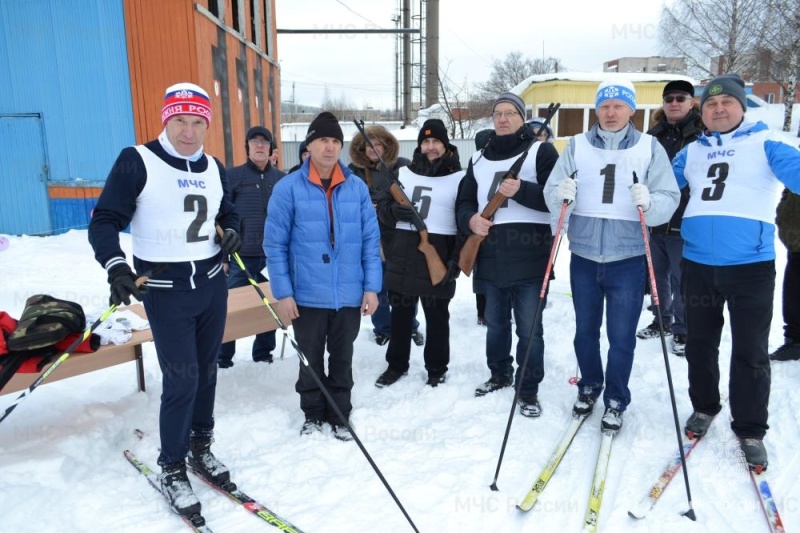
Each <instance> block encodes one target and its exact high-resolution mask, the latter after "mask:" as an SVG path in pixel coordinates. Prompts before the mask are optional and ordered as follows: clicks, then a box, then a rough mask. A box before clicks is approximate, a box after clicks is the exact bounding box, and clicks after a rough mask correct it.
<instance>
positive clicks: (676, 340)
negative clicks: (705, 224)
mask: <svg viewBox="0 0 800 533" xmlns="http://www.w3.org/2000/svg"><path fill="white" fill-rule="evenodd" d="M662 95H663V99H664V104H663V106H662V108H661V109H659V110H658V111H656V112H655V114H654V115H653V119H654V121H655V122H656V125H655V126H653V127H652V128H650V130H648V132H647V133H649V134H650V135H652V136H653V137H655V138H656V139H658V142H659V143H661V146H663V147H664V149H665V150H666V151H667V155H668V156H669V160H670V161H672V159H673V158H674V157H675V155H676V154H677V153H678V152H680V151H681V149H682V148H683V147H684V146H686V145H687V144H689V143H692V142H694V141H696V140H697V138H698V137H700V135H701V134H702V133H703V121H702V118H701V117H700V111H699V108H698V106H697V104H696V103H695V102H694V86H692V84H691V83H689V82H688V81H684V80H675V81H671V82H669V83H667V84H666V85H665V86H664V91H663V93H662ZM688 202H689V189H688V187H687V188H685V189H683V191H681V200H680V203H679V204H678V209H677V210H676V211H675V214H674V215H672V219H670V221H669V222H668V223H666V224H662V225H661V226H656V227H654V228H650V252H651V254H652V256H653V271H654V274H655V278H656V289H657V290H658V298H659V304H660V306H661V317H662V320H663V324H664V334H665V335H673V343H672V353H674V354H676V355H681V356H682V355H683V354H684V352H685V351H686V323H685V319H684V310H683V296H681V258H682V257H683V238H682V237H681V219H683V212H684V211H685V210H686V204H687V203H688ZM652 311H653V315H654V316H653V322H652V323H651V324H650V325H649V326H647V327H645V328H642V329H640V330H639V331H638V332H636V336H637V337H639V338H640V339H651V338H655V337H658V336H659V335H660V330H659V326H658V317H657V316H655V314H656V310H655V309H653V310H652Z"/></svg>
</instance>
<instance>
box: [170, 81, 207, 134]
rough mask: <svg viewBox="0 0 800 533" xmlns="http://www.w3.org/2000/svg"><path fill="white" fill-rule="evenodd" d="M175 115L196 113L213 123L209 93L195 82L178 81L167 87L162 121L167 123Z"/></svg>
mask: <svg viewBox="0 0 800 533" xmlns="http://www.w3.org/2000/svg"><path fill="white" fill-rule="evenodd" d="M173 115H196V116H198V117H203V118H204V119H206V124H211V100H210V99H209V98H208V93H207V92H205V91H204V90H203V89H202V88H201V87H198V86H197V85H195V84H194V83H176V84H175V85H172V86H171V87H167V92H166V93H165V94H164V107H162V108H161V123H162V124H166V123H167V121H168V120H169V119H170V118H171V117H172V116H173Z"/></svg>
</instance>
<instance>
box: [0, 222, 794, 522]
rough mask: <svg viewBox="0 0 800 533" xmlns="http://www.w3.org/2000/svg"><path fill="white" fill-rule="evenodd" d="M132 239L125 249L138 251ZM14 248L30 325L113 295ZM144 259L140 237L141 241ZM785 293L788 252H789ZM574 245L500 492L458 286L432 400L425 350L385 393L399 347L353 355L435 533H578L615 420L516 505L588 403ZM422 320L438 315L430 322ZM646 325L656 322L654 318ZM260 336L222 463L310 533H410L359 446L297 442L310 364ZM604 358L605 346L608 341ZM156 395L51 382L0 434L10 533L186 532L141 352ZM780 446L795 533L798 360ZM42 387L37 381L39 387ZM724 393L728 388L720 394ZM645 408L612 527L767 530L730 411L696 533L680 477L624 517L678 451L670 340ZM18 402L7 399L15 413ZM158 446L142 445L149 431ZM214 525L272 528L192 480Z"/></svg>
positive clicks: (775, 338)
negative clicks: (301, 384)
mask: <svg viewBox="0 0 800 533" xmlns="http://www.w3.org/2000/svg"><path fill="white" fill-rule="evenodd" d="M125 237H127V236H125ZM8 239H9V247H8V248H7V249H6V250H4V251H2V252H0V272H2V274H3V280H4V282H3V284H2V287H0V309H2V310H5V311H7V312H9V313H10V314H11V315H12V316H17V317H18V316H19V314H20V313H21V311H22V308H23V306H24V302H25V300H26V298H27V297H29V296H30V295H32V294H36V293H49V294H52V295H54V296H57V297H61V298H67V299H71V300H75V301H78V302H79V303H81V304H82V305H83V306H84V307H85V308H86V309H95V308H103V307H104V306H105V305H106V302H107V297H108V296H107V295H108V289H107V285H106V281H105V274H104V272H103V270H102V269H101V268H100V267H99V266H98V265H97V263H96V262H95V261H94V259H93V258H92V252H91V249H90V247H89V245H88V243H87V239H86V232H85V231H70V232H69V233H67V234H64V235H60V236H55V237H46V238H40V237H8ZM124 242H125V246H126V247H127V248H126V249H128V250H129V241H128V240H125V241H124ZM777 248H778V250H779V251H780V252H779V253H780V255H779V258H778V261H777V270H778V279H777V286H778V287H780V286H781V283H782V277H783V268H784V265H785V255H784V248H783V246H781V245H780V244H779V245H778V246H777ZM568 263H569V254H568V252H567V249H566V243H562V250H561V252H560V254H559V256H558V259H557V265H556V274H557V279H556V280H555V282H554V283H553V284H552V292H551V297H550V306H549V308H548V309H547V310H546V311H545V313H544V323H545V340H546V346H547V347H546V355H545V365H546V376H545V379H544V382H543V383H542V385H541V389H540V399H541V403H542V407H543V410H544V412H543V414H542V416H541V417H540V418H538V419H526V418H523V417H521V416H519V414H516V415H515V417H514V422H513V426H512V428H511V434H510V438H509V442H508V447H507V449H506V454H505V459H504V461H503V465H502V469H501V471H500V476H499V480H498V485H499V488H500V491H499V492H492V491H490V490H489V484H490V482H491V481H492V478H493V476H494V472H495V467H496V464H497V457H498V454H499V452H500V446H501V442H502V438H503V431H504V429H505V426H506V421H507V418H508V414H509V408H510V406H511V400H512V396H513V391H512V390H510V389H506V390H503V391H500V392H498V393H495V394H491V395H489V396H486V397H484V398H475V397H474V396H473V391H474V389H475V387H476V386H477V385H478V384H480V383H481V382H482V381H484V380H485V379H487V378H488V377H489V373H488V371H487V369H486V365H485V359H484V350H483V345H484V336H485V329H483V328H482V327H480V326H477V325H476V324H475V316H476V314H475V307H474V297H473V294H472V291H471V281H470V280H469V279H466V278H464V277H463V276H462V278H461V279H459V282H458V291H457V294H456V297H455V299H454V301H453V303H452V305H451V311H452V319H451V325H452V333H451V344H452V364H451V367H450V373H449V380H448V382H447V383H446V384H445V385H443V386H440V387H438V388H436V389H431V388H429V387H426V386H425V385H424V381H425V371H424V368H423V363H422V348H418V347H413V349H412V362H411V371H410V372H409V375H408V376H407V377H406V378H403V380H401V381H400V382H398V383H397V384H396V385H394V386H392V387H390V388H388V389H383V390H379V389H377V388H375V386H374V385H373V383H374V381H375V379H376V378H377V377H378V375H379V374H380V373H381V372H382V371H383V370H384V369H385V362H384V352H385V347H379V346H377V345H375V343H374V342H373V341H372V335H371V327H370V322H369V319H367V318H365V319H364V320H363V321H362V329H361V334H360V335H359V338H358V340H357V341H356V355H355V362H354V373H355V388H354V390H353V404H354V410H353V414H352V422H353V424H354V426H355V429H356V431H357V433H358V435H359V436H360V438H361V439H362V441H363V442H364V444H365V446H366V447H367V449H368V451H369V453H370V454H371V455H372V457H373V458H374V460H375V462H376V463H377V464H378V466H379V467H380V468H381V470H382V471H383V473H384V475H385V476H386V479H387V480H388V481H389V483H390V484H391V486H392V488H393V489H394V490H395V492H396V493H397V495H398V497H399V498H400V500H401V501H402V502H403V504H404V506H405V507H406V509H407V510H408V512H409V514H410V515H411V517H412V518H413V520H414V521H415V522H416V525H417V527H418V528H419V530H420V531H423V532H465V531H466V532H473V531H474V532H495V531H497V532H501V531H502V532H516V531H576V530H578V529H579V528H580V526H581V524H582V520H583V516H584V511H585V506H586V503H587V500H588V496H589V488H590V485H591V481H592V469H593V467H594V463H595V458H596V455H597V450H598V446H599V441H600V431H599V425H600V414H598V413H597V412H596V413H595V414H594V415H593V416H592V417H591V418H590V419H589V420H588V421H587V422H586V424H585V426H584V428H583V429H582V430H581V433H579V434H578V436H577V437H576V439H575V442H574V443H573V445H572V449H571V450H570V452H569V454H568V455H567V456H566V457H565V459H564V461H563V462H562V464H561V466H560V468H559V471H558V472H557V474H556V475H555V477H554V478H553V480H552V481H551V483H550V485H549V486H548V487H547V489H546V491H545V493H544V495H543V496H542V498H541V499H540V501H539V503H538V504H537V506H536V507H535V508H534V509H533V510H532V511H531V512H529V513H527V514H525V513H521V512H519V511H517V510H516V509H515V504H516V502H517V501H518V500H519V499H520V498H522V496H523V495H524V493H525V492H526V490H527V489H528V487H529V485H530V484H531V483H532V481H533V480H534V478H535V477H536V476H537V475H538V473H539V472H540V470H541V468H542V467H543V466H544V465H545V463H546V461H547V459H548V456H549V455H550V453H551V451H552V449H553V446H554V445H555V443H556V441H557V440H558V437H559V435H560V434H561V431H562V430H563V428H564V426H565V424H566V422H567V420H568V418H569V413H570V409H571V405H572V403H573V401H574V398H575V394H576V389H575V387H574V386H573V385H570V384H569V378H570V377H571V376H574V375H575V370H576V365H575V358H574V355H573V353H572V347H571V344H572V334H573V331H574V313H573V310H572V302H571V301H570V296H569V281H568ZM780 309H781V298H780V289H778V292H777V295H776V298H775V313H774V319H773V330H772V334H771V336H770V348H771V349H774V348H775V347H777V346H778V345H779V344H780V342H781V339H782V320H781V312H780ZM420 318H422V317H420ZM650 319H651V317H650V315H649V313H646V312H645V313H643V315H642V318H641V320H640V325H641V326H644V325H646V324H648V323H649V322H650ZM730 343H731V339H730V334H729V332H728V331H727V329H726V332H725V333H724V334H723V340H722V349H721V360H722V365H721V366H722V373H723V377H722V383H723V384H726V383H727V376H728V370H727V368H728V361H729V351H730ZM250 345H251V341H249V340H243V341H239V342H238V344H237V349H238V350H237V355H236V358H235V366H234V367H233V368H231V369H227V370H223V371H221V372H220V375H219V385H218V388H217V408H216V419H217V431H216V444H215V445H214V450H215V452H216V453H217V454H218V455H219V456H220V457H221V458H222V459H223V460H224V461H225V462H226V463H227V464H228V466H229V467H230V468H231V470H232V472H233V478H234V480H235V481H236V482H238V483H239V485H240V487H241V488H242V489H243V490H244V491H245V492H247V493H248V494H250V495H251V496H253V497H255V498H256V499H258V500H261V501H262V502H264V503H265V504H267V505H268V506H270V507H272V508H273V509H274V510H275V511H276V512H278V513H280V514H282V515H284V516H285V517H286V518H288V519H289V520H291V521H292V522H293V523H294V524H295V525H297V526H298V527H300V528H302V529H303V530H305V531H307V532H342V531H370V532H378V531H380V532H395V531H398V532H400V531H411V529H410V527H409V525H408V524H407V522H406V521H405V519H404V518H403V516H402V514H401V513H400V511H399V510H398V509H397V507H396V506H395V504H394V503H393V502H392V500H391V498H390V496H389V495H388V493H387V491H386V490H385V489H384V488H383V486H382V485H381V483H380V481H379V479H378V478H377V476H376V475H375V474H374V473H373V470H372V469H371V468H370V466H369V464H368V463H367V461H366V460H365V458H364V456H363V455H362V454H361V453H360V451H359V450H358V448H357V446H356V445H355V443H352V442H351V443H342V442H339V441H337V440H335V439H333V438H332V437H331V436H329V435H321V436H314V437H311V438H301V437H300V436H299V435H298V431H299V429H300V425H301V423H302V419H303V416H302V414H301V411H300V408H299V398H298V396H297V394H296V393H295V392H294V382H295V379H296V374H297V368H298V362H297V358H296V357H295V354H294V353H293V352H292V350H291V348H287V350H286V355H285V358H284V359H282V360H281V359H278V358H277V355H278V354H277V353H276V361H275V363H274V364H272V365H266V364H263V363H258V364H256V363H253V362H252V361H251V360H250V356H249V351H250ZM603 346H604V349H605V347H606V346H607V345H606V343H605V341H603ZM144 354H145V369H146V374H147V384H148V390H147V392H146V393H139V392H137V391H136V385H135V377H134V374H135V372H134V369H133V367H132V363H128V364H126V365H120V366H117V367H113V368H110V369H106V370H103V371H99V372H94V373H91V374H88V375H84V376H80V377H75V378H70V379H66V380H63V381H58V382H53V383H49V384H45V385H43V386H42V387H40V388H39V389H37V390H36V392H35V393H34V394H33V395H32V396H31V397H29V398H27V399H25V401H24V402H23V403H22V404H20V406H19V407H18V408H17V409H16V411H15V412H14V413H13V414H11V416H9V417H8V418H7V419H6V420H5V421H4V422H3V423H2V424H0V502H2V504H1V505H0V531H5V532H29V531H30V532H32V531H36V532H41V531H48V532H49V531H59V532H62V531H69V532H89V531H91V532H104V533H110V532H133V531H142V530H145V528H146V529H147V530H148V531H153V532H171V531H182V530H184V529H183V527H184V526H183V525H182V524H181V522H180V521H179V519H178V518H177V517H176V516H174V515H172V514H171V513H170V512H169V511H168V510H167V507H166V505H165V503H164V502H163V500H162V498H161V496H159V495H158V494H157V493H156V492H155V491H154V490H153V489H152V488H150V486H149V485H148V484H147V482H146V480H145V479H144V478H143V477H142V476H140V475H139V474H137V473H136V471H135V470H134V469H133V468H132V467H131V466H130V465H129V464H128V462H127V461H126V460H125V459H124V457H123V455H122V451H123V450H125V449H126V448H130V449H132V450H133V451H134V452H135V453H137V454H138V455H139V456H140V458H142V459H143V460H145V461H147V462H149V463H150V464H151V465H154V463H155V458H156V455H157V448H158V438H157V413H158V405H159V396H160V392H161V390H160V389H161V387H160V375H159V370H158V365H157V363H156V358H155V351H154V349H153V346H152V345H151V344H150V345H146V346H145V348H144ZM669 360H670V364H671V367H672V375H673V378H674V381H675V387H676V391H677V403H678V409H679V414H680V421H681V424H683V421H684V420H685V418H686V417H687V416H688V415H689V413H690V411H691V407H690V404H689V399H688V394H687V380H686V363H685V361H684V360H682V359H680V358H678V357H675V356H672V355H670V358H669ZM772 375H773V382H772V398H771V405H770V407H771V409H770V414H771V417H770V424H771V427H772V428H771V430H770V431H769V433H768V435H767V439H766V441H765V442H766V445H767V449H768V451H769V454H770V468H769V473H770V474H771V480H772V483H773V491H774V493H775V496H776V498H777V503H778V506H779V509H780V511H781V513H782V516H783V520H784V523H785V525H786V528H787V530H789V531H792V530H794V529H797V528H799V527H800V494H798V493H797V491H796V489H795V487H796V479H797V478H798V476H800V454H798V453H797V451H796V450H797V446H796V443H797V442H798V441H799V440H800V427H799V426H798V419H799V418H800V415H798V414H797V413H798V409H797V405H798V402H800V389H799V388H798V386H797V384H798V383H800V363H794V362H787V363H776V364H774V365H773V374H772ZM30 377H31V381H32V380H33V379H34V377H35V376H33V375H31V376H30ZM723 386H725V385H723ZM631 389H632V392H633V403H632V404H631V406H630V408H629V409H628V412H627V413H626V417H625V425H624V427H623V429H622V431H621V432H620V434H619V436H618V437H617V439H616V440H615V443H614V449H613V452H612V457H611V463H610V471H609V477H608V482H607V486H606V489H605V496H604V502H603V508H602V512H601V515H600V527H601V530H604V531H677V530H679V529H680V531H683V532H687V531H747V532H762V531H763V532H766V531H768V529H767V526H766V522H765V520H764V517H763V513H762V511H761V509H760V507H759V504H758V500H757V498H756V494H755V491H754V490H753V488H752V486H751V483H750V480H749V476H748V474H747V473H746V471H745V470H744V468H743V466H742V465H741V463H740V461H739V458H738V456H737V453H736V452H737V446H736V441H735V439H734V437H733V434H732V433H731V431H730V429H729V427H728V423H727V422H728V417H729V413H728V411H727V409H726V410H724V411H723V413H722V414H721V415H720V418H718V419H717V421H716V422H715V424H714V425H713V426H712V429H711V431H710V433H709V435H708V437H707V438H706V441H705V442H703V443H702V444H701V445H700V446H699V447H698V449H697V450H696V453H695V455H694V456H693V457H692V458H691V460H690V464H689V474H690V480H691V488H692V495H693V500H694V508H695V510H696V512H697V516H698V520H697V522H696V523H693V522H691V521H690V520H688V519H687V518H684V517H681V516H680V513H681V512H683V511H685V510H686V509H687V500H686V493H685V489H684V485H683V479H682V477H678V478H676V479H675V480H674V481H673V483H672V485H671V486H670V487H669V488H668V489H667V491H666V493H665V494H664V496H663V498H662V500H661V501H660V502H659V503H658V505H657V506H656V508H655V509H654V510H653V511H652V512H651V513H650V515H649V516H648V517H647V518H646V519H644V520H643V521H639V522H636V521H634V520H633V519H631V518H629V517H628V516H627V511H628V509H630V508H631V507H632V506H634V505H635V504H636V503H637V502H638V501H639V499H640V498H641V496H642V495H643V494H645V493H646V492H647V490H648V489H649V486H650V485H651V484H652V483H653V482H654V481H655V480H656V478H657V476H658V475H659V473H660V472H661V470H662V468H663V466H664V464H665V463H666V461H667V460H668V459H669V458H670V457H671V455H672V454H673V452H674V450H675V449H676V441H675V429H674V425H673V422H672V411H671V409H670V404H669V395H668V389H667V384H666V378H665V371H664V361H663V355H662V352H661V347H660V343H659V342H658V341H657V340H651V341H641V340H640V341H639V345H638V348H637V355H636V361H635V365H634V370H633V376H632V378H631ZM16 396H17V394H16V393H15V394H10V395H4V396H0V412H2V410H4V409H5V408H6V407H7V406H8V405H10V404H11V403H12V401H13V400H14V399H15V398H16ZM134 428H141V429H142V430H144V431H145V432H146V436H145V438H144V440H143V441H137V440H136V439H135V438H134V436H133V433H132V431H133V429H134ZM195 489H196V491H197V493H198V496H199V497H200V499H201V500H202V502H203V514H204V515H205V517H206V519H207V520H208V523H209V525H210V526H211V527H212V528H213V529H214V530H215V531H222V532H250V531H270V530H272V529H271V528H270V527H269V526H268V525H266V524H265V523H263V522H261V521H260V520H258V519H257V518H256V517H254V516H252V515H250V514H249V513H247V512H246V511H245V510H243V509H241V508H239V507H237V506H235V505H234V504H232V503H231V502H230V501H228V500H227V499H225V498H224V497H222V496H219V495H217V494H215V493H213V492H212V491H211V490H210V489H208V488H207V487H206V486H204V485H202V484H200V483H195ZM274 531H276V530H274Z"/></svg>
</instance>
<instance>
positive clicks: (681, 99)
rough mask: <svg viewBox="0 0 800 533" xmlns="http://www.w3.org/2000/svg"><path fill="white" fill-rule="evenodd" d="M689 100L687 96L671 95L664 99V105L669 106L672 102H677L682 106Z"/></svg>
mask: <svg viewBox="0 0 800 533" xmlns="http://www.w3.org/2000/svg"><path fill="white" fill-rule="evenodd" d="M689 98H690V97H689V96H686V95H683V94H679V95H677V96H673V95H671V94H670V95H667V96H665V97H664V103H667V104H671V103H672V102H673V101H674V100H677V101H678V102H679V103H681V104H682V103H684V102H685V101H686V100H688V99H689Z"/></svg>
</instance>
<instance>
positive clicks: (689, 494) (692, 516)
mask: <svg viewBox="0 0 800 533" xmlns="http://www.w3.org/2000/svg"><path fill="white" fill-rule="evenodd" d="M633 183H639V178H638V177H637V176H636V172H634V173H633ZM636 209H637V210H638V211H639V223H640V224H641V226H642V238H643V239H644V252H645V257H646V258H647V273H648V274H649V276H650V298H651V300H652V302H653V308H654V309H655V310H656V318H657V319H658V332H659V336H660V337H661V351H662V352H663V353H664V368H665V369H666V371H667V384H668V385H669V398H670V401H671V403H672V416H673V418H674V419H675V434H676V436H677V437H678V452H679V453H680V456H681V466H682V467H683V481H684V483H685V484H686V499H687V500H688V502H689V510H687V511H686V512H685V513H682V514H683V516H685V517H687V518H689V519H691V520H693V521H695V520H697V516H696V515H695V513H694V508H693V507H692V491H691V489H690V488H689V472H688V471H687V470H686V454H685V453H684V451H683V439H682V438H681V424H680V422H679V421H678V406H677V404H676V403H675V387H674V386H673V385H672V372H671V371H670V365H669V356H668V355H667V342H666V340H664V323H663V321H662V318H661V304H660V303H659V301H658V289H657V287H656V276H655V274H654V272H655V271H654V270H653V256H652V254H651V253H650V235H649V233H648V231H647V223H646V222H645V220H644V210H643V209H642V206H640V205H637V206H636Z"/></svg>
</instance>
